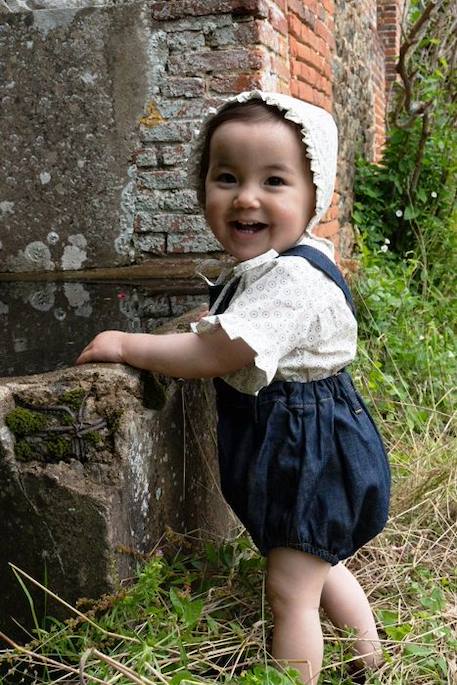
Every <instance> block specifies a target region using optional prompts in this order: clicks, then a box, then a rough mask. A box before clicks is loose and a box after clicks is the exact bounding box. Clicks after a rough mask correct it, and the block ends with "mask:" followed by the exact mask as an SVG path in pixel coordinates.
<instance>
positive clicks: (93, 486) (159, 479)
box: [0, 365, 233, 637]
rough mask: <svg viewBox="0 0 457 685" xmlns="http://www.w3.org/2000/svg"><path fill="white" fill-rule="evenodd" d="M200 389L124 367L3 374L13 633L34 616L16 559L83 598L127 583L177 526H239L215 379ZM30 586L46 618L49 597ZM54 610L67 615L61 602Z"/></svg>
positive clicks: (5, 620) (6, 606)
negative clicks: (223, 480)
mask: <svg viewBox="0 0 457 685" xmlns="http://www.w3.org/2000/svg"><path fill="white" fill-rule="evenodd" d="M162 381H163V379H162ZM193 385H194V384H193V382H188V383H185V384H184V386H183V385H182V384H181V383H178V382H175V381H168V382H166V383H165V381H163V382H160V383H159V381H158V380H157V379H156V378H154V377H152V376H151V375H149V374H146V373H144V374H143V373H139V372H137V371H135V370H133V369H130V368H128V367H122V366H120V365H119V366H118V365H97V366H96V365H90V366H84V367H81V368H74V369H65V370H62V371H57V372H52V373H49V374H42V375H38V376H29V377H23V378H15V379H14V378H13V379H2V380H1V381H0V485H1V487H0V583H1V587H2V592H1V594H0V626H1V627H0V629H1V630H3V631H4V632H7V633H8V634H10V635H14V634H15V633H16V632H17V630H16V626H15V624H14V623H13V621H12V620H11V619H10V617H14V618H15V619H16V620H18V621H19V622H20V623H22V624H23V625H24V626H30V623H31V617H30V608H29V606H28V603H27V599H26V596H25V594H24V593H23V591H22V589H21V588H20V586H19V584H18V582H17V580H16V579H15V577H14V575H13V573H12V571H11V568H10V567H9V563H13V564H15V565H16V566H18V567H19V568H21V569H23V570H25V571H26V572H27V573H29V574H30V575H32V576H33V577H34V578H36V579H37V580H38V581H40V582H45V583H46V585H47V586H48V587H49V588H50V589H52V590H53V592H55V593H57V594H58V595H59V596H60V597H62V598H63V599H64V600H66V601H67V602H70V603H74V602H76V601H77V599H78V598H79V597H82V596H85V597H93V598H97V597H99V596H100V595H101V594H102V593H105V592H113V591H115V590H117V589H118V588H119V582H120V581H121V580H122V579H124V578H127V577H129V576H130V575H131V573H132V571H133V566H134V554H135V553H139V554H147V553H148V552H149V551H150V550H151V549H153V548H154V546H155V545H156V544H157V542H158V541H159V540H160V537H161V535H162V534H163V532H164V529H165V526H170V527H171V528H172V529H175V530H177V531H185V530H195V529H205V530H211V531H212V532H215V533H217V534H222V535H223V534H226V533H227V532H228V528H229V526H230V521H231V520H232V521H233V518H231V516H230V514H229V512H228V509H227V507H226V505H225V503H224V502H223V500H222V497H221V495H220V491H219V487H218V484H217V483H218V476H217V464H216V457H215V445H214V440H213V439H212V437H211V436H212V435H213V433H212V430H214V428H213V427H212V428H211V426H213V421H214V403H213V396H212V386H211V384H210V383H200V382H196V383H195V387H193ZM183 402H184V406H185V411H186V421H185V422H184V421H183V413H182V411H183ZM56 405H59V406H60V407H62V406H65V407H66V409H65V410H64V409H60V411H56V410H54V409H50V407H51V408H52V407H55V406H56ZM29 406H34V407H36V408H37V409H36V410H35V415H36V416H38V417H39V421H38V422H37V421H35V423H34V422H33V420H31V418H30V417H31V416H33V414H32V412H31V411H30V409H27V408H26V407H29ZM18 408H20V410H21V411H20V412H19V413H18V411H17V410H18ZM21 412H22V413H21ZM203 424H204V425H203ZM58 426H62V429H63V432H61V433H60V434H59V436H60V437H59V438H58V439H56V437H55V436H56V431H55V430H54V431H52V429H53V428H54V429H56V428H57V427H58ZM65 431H66V432H65ZM186 431H187V433H186ZM195 431H197V433H196V434H195V435H194V433H195ZM196 436H198V438H197V439H196ZM207 436H208V437H207ZM202 452H203V454H202ZM30 591H31V594H32V596H33V599H34V603H35V610H36V612H37V615H38V617H39V620H41V618H42V616H43V613H44V611H45V607H44V604H43V593H42V592H38V591H35V590H34V589H33V588H32V587H30ZM47 612H48V613H50V614H52V615H55V616H60V617H63V616H64V615H65V611H64V610H63V609H62V606H61V605H60V604H55V603H53V602H50V601H48V607H47ZM22 637H23V634H22Z"/></svg>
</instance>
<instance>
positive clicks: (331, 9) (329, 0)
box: [321, 0, 335, 14]
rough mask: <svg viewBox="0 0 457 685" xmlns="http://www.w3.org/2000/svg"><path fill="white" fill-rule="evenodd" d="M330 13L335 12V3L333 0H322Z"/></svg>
mask: <svg viewBox="0 0 457 685" xmlns="http://www.w3.org/2000/svg"><path fill="white" fill-rule="evenodd" d="M321 1H322V4H323V5H324V7H325V9H326V10H327V12H328V13H329V14H335V4H334V2H333V0H321Z"/></svg>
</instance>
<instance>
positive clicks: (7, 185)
mask: <svg viewBox="0 0 457 685" xmlns="http://www.w3.org/2000/svg"><path fill="white" fill-rule="evenodd" d="M30 4H31V6H34V4H33V3H30ZM83 4H84V3H83V2H81V3H77V5H78V6H75V3H72V6H70V7H69V6H68V4H67V6H65V5H63V3H61V5H60V6H59V7H56V6H55V2H54V3H51V2H46V0H43V2H40V3H39V6H40V9H32V10H29V9H28V8H27V5H26V3H25V2H24V3H19V4H18V7H17V9H16V11H10V12H8V11H4V12H2V13H1V14H0V72H1V73H2V79H0V101H1V102H2V116H1V121H2V123H1V131H0V137H1V140H2V154H1V160H0V234H1V236H2V244H3V250H2V265H1V266H0V270H1V271H10V272H21V271H34V270H35V271H37V270H38V271H39V270H48V271H60V270H67V269H74V268H76V269H78V268H93V267H95V266H107V265H109V266H113V265H121V264H127V263H129V260H130V256H129V253H128V248H127V247H126V248H125V250H124V251H122V250H121V249H120V245H121V244H124V243H122V241H121V242H119V240H118V238H119V237H120V236H121V235H122V234H123V233H124V232H125V233H128V232H129V231H131V230H132V226H131V217H130V214H129V213H128V211H127V210H126V207H125V200H126V197H127V196H128V195H129V193H131V179H130V176H129V160H130V158H131V155H132V151H133V150H135V149H137V148H138V144H139V135H138V119H139V117H140V116H141V114H142V112H143V111H144V108H145V100H146V98H147V93H148V84H149V83H150V73H149V68H150V67H151V68H152V65H150V57H149V52H148V50H149V36H150V29H149V28H148V24H147V16H148V8H147V3H144V2H132V3H128V4H123V3H119V4H115V5H111V6H109V5H108V4H106V5H105V6H103V5H100V6H97V7H94V6H92V7H83V6H79V5H83ZM62 5H63V6H62ZM71 236H78V240H79V244H78V245H77V249H75V246H74V244H73V243H72V242H71V240H70V237H71ZM100 236H103V239H102V240H100ZM69 254H70V255H71V258H70V259H69V258H68V255H69Z"/></svg>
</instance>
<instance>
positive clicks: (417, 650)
mask: <svg viewBox="0 0 457 685" xmlns="http://www.w3.org/2000/svg"><path fill="white" fill-rule="evenodd" d="M403 653H404V654H410V655H411V656H430V655H431V654H433V653H434V650H433V648H432V647H424V646H423V645H415V644H412V643H409V644H407V645H405V646H404V648H403Z"/></svg>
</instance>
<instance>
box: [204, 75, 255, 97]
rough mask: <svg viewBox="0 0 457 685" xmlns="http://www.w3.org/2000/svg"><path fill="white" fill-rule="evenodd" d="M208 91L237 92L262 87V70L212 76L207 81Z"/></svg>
mask: <svg viewBox="0 0 457 685" xmlns="http://www.w3.org/2000/svg"><path fill="white" fill-rule="evenodd" d="M208 85H209V89H210V91H213V92H214V93H224V94H229V93H239V92H240V91H242V90H253V89H255V88H261V87H262V72H260V71H256V72H252V73H250V74H235V75H230V74H227V76H213V77H211V78H210V79H209V82H208Z"/></svg>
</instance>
